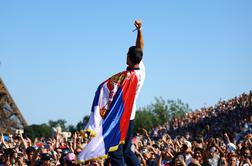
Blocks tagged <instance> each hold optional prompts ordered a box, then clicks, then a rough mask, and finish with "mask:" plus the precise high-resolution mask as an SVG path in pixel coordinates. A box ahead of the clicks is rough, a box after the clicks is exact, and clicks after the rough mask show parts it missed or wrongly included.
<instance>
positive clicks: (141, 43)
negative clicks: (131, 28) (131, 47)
mask: <svg viewBox="0 0 252 166" xmlns="http://www.w3.org/2000/svg"><path fill="white" fill-rule="evenodd" d="M135 26H136V28H137V39H136V47H137V48H141V49H143V48H144V41H143V35H142V22H141V21H140V20H136V21H135Z"/></svg>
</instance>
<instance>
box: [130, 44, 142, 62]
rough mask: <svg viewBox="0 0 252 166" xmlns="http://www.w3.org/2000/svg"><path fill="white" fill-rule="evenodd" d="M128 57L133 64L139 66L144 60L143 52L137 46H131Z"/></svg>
mask: <svg viewBox="0 0 252 166" xmlns="http://www.w3.org/2000/svg"><path fill="white" fill-rule="evenodd" d="M128 56H129V58H130V60H131V62H132V63H134V64H139V63H140V62H141V60H142V58H143V50H142V49H141V48H137V47H136V46H131V47H130V48H129V51H128Z"/></svg>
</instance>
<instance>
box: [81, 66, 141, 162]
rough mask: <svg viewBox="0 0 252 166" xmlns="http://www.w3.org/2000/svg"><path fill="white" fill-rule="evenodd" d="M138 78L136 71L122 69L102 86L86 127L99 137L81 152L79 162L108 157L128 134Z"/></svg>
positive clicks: (96, 95) (93, 139)
mask: <svg viewBox="0 0 252 166" xmlns="http://www.w3.org/2000/svg"><path fill="white" fill-rule="evenodd" d="M137 83H138V78H137V76H136V74H135V71H134V70H127V71H123V72H120V73H118V74H116V75H114V76H112V77H110V78H109V79H107V80H106V81H104V82H103V83H102V84H101V85H99V87H98V89H97V91H96V94H95V97H94V100H93V105H92V110H91V114H90V119H89V122H88V124H87V125H86V127H85V130H87V131H90V132H91V133H92V135H93V133H95V136H94V137H93V138H92V139H91V141H90V142H89V143H88V144H87V145H86V146H85V147H84V148H83V150H82V151H81V152H80V153H79V155H78V160H79V161H87V160H91V159H97V158H100V157H107V154H108V152H111V151H115V150H117V148H118V146H119V144H122V143H124V140H125V138H126V135H127V131H128V126H129V121H130V115H131V112H132V107H133V104H134V100H135V95H136V88H137Z"/></svg>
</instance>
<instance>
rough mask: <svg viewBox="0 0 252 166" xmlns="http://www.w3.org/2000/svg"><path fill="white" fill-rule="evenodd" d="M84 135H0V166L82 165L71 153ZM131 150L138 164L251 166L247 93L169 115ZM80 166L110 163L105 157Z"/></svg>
mask: <svg viewBox="0 0 252 166" xmlns="http://www.w3.org/2000/svg"><path fill="white" fill-rule="evenodd" d="M89 138H90V137H89V135H88V133H80V132H75V133H72V135H67V134H62V133H61V132H60V131H59V132H58V131H57V132H55V134H54V137H52V138H40V139H35V140H34V141H32V140H30V139H29V138H27V137H25V136H24V135H22V134H18V133H17V134H13V135H11V134H8V135H2V136H1V140H0V141H1V145H0V166H2V165H3V166H9V165H20V166H25V165H28V166H30V165H31V166H37V165H43V166H48V165H53V166H54V165H63V166H68V165H83V164H81V163H78V161H77V155H78V153H80V151H81V150H82V149H83V148H84V147H85V145H86V144H87V143H88V141H89ZM132 151H133V152H134V153H135V154H136V155H137V157H138V158H139V160H140V162H141V165H143V166H156V165H157V166H170V165H171V166H173V165H175V166H178V165H181V166H188V165H191V166H194V165H196V166H200V165H203V166H204V165H206V166H229V165H230V166H252V91H251V92H249V93H248V94H245V93H244V94H242V95H241V96H239V97H235V98H233V99H230V100H228V101H220V102H219V103H218V104H216V105H215V106H213V107H209V108H202V109H200V110H196V111H194V112H190V113H187V114H186V116H184V117H180V118H173V119H172V120H171V121H170V122H169V123H166V124H164V125H163V126H156V127H155V128H153V129H152V130H151V131H149V132H148V131H146V130H145V129H142V131H141V132H139V133H137V134H136V136H135V137H134V138H133V139H132ZM85 164H86V165H97V166H100V165H110V163H109V157H108V158H107V159H98V160H92V161H89V162H87V163H85Z"/></svg>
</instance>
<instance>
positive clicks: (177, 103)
mask: <svg viewBox="0 0 252 166" xmlns="http://www.w3.org/2000/svg"><path fill="white" fill-rule="evenodd" d="M190 111H192V110H191V109H190V108H189V105H188V104H185V103H183V102H182V101H181V100H180V99H177V100H167V101H165V100H164V99H163V98H162V97H159V98H156V99H155V102H154V103H153V104H150V105H148V106H146V107H143V108H140V110H138V111H137V112H136V118H135V131H138V130H140V129H142V128H146V129H147V130H149V129H151V128H153V127H155V126H157V125H163V124H164V123H166V122H169V121H170V120H171V119H172V118H174V117H182V116H185V115H186V113H187V112H190Z"/></svg>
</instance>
